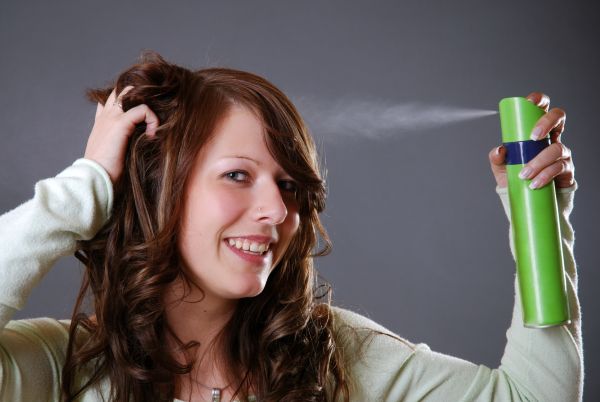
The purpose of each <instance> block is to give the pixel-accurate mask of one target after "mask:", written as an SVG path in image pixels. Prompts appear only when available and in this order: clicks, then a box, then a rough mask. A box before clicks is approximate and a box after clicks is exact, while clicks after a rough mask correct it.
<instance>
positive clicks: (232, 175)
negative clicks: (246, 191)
mask: <svg viewBox="0 0 600 402" xmlns="http://www.w3.org/2000/svg"><path fill="white" fill-rule="evenodd" d="M225 177H227V178H228V179H229V180H231V181H235V182H240V183H244V182H247V181H248V173H246V172H244V171H242V170H235V171H233V172H228V173H225Z"/></svg>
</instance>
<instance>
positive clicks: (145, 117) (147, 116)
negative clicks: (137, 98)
mask: <svg viewBox="0 0 600 402" xmlns="http://www.w3.org/2000/svg"><path fill="white" fill-rule="evenodd" d="M125 116H127V117H128V118H130V119H131V122H132V123H133V124H139V123H142V122H145V123H146V134H147V135H148V136H150V137H154V135H155V134H156V130H157V129H158V124H159V121H158V117H157V116H156V114H155V113H154V112H153V111H152V110H151V109H150V108H149V107H148V106H147V105H144V104H142V105H137V106H135V107H133V108H131V109H129V110H128V111H127V112H126V113H125Z"/></svg>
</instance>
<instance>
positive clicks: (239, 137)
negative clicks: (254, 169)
mask: <svg viewBox="0 0 600 402" xmlns="http://www.w3.org/2000/svg"><path fill="white" fill-rule="evenodd" d="M266 138H267V137H266V130H265V127H264V124H263V123H262V121H261V120H260V118H259V117H258V116H257V115H256V113H254V112H253V111H252V110H250V109H248V108H246V107H243V106H239V105H233V106H231V108H230V109H229V110H228V112H227V113H226V114H225V116H224V117H223V119H221V121H220V122H219V124H218V125H217V126H216V127H215V131H214V133H213V135H212V136H211V139H210V141H209V142H208V143H207V144H206V145H205V146H204V147H203V149H202V151H201V154H203V157H202V158H203V159H206V160H207V161H212V160H215V159H220V158H224V157H227V156H232V155H238V156H247V157H250V158H253V159H261V160H265V159H269V160H272V157H271V155H270V153H269V150H268V148H267V144H266V142H265V141H266Z"/></svg>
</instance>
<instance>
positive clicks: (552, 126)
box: [531, 108, 567, 141]
mask: <svg viewBox="0 0 600 402" xmlns="http://www.w3.org/2000/svg"><path fill="white" fill-rule="evenodd" d="M566 119H567V114H566V113H565V111H564V110H562V109H559V108H554V109H551V110H550V111H549V112H548V113H546V114H545V115H543V116H542V117H540V119H539V120H538V121H537V123H535V127H534V128H533V130H532V132H531V139H532V140H534V141H537V140H539V139H541V138H544V137H545V136H546V135H548V134H549V133H550V134H551V136H552V134H554V137H555V138H558V135H560V134H561V133H562V132H563V130H564V128H565V121H566Z"/></svg>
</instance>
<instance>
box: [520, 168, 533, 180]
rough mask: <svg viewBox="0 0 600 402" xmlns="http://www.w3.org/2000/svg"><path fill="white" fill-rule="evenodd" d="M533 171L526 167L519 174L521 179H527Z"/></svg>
mask: <svg viewBox="0 0 600 402" xmlns="http://www.w3.org/2000/svg"><path fill="white" fill-rule="evenodd" d="M532 170H533V169H531V168H530V167H524V168H523V169H522V170H521V172H519V177H520V178H521V179H526V178H528V177H529V175H530V174H531V172H532Z"/></svg>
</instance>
